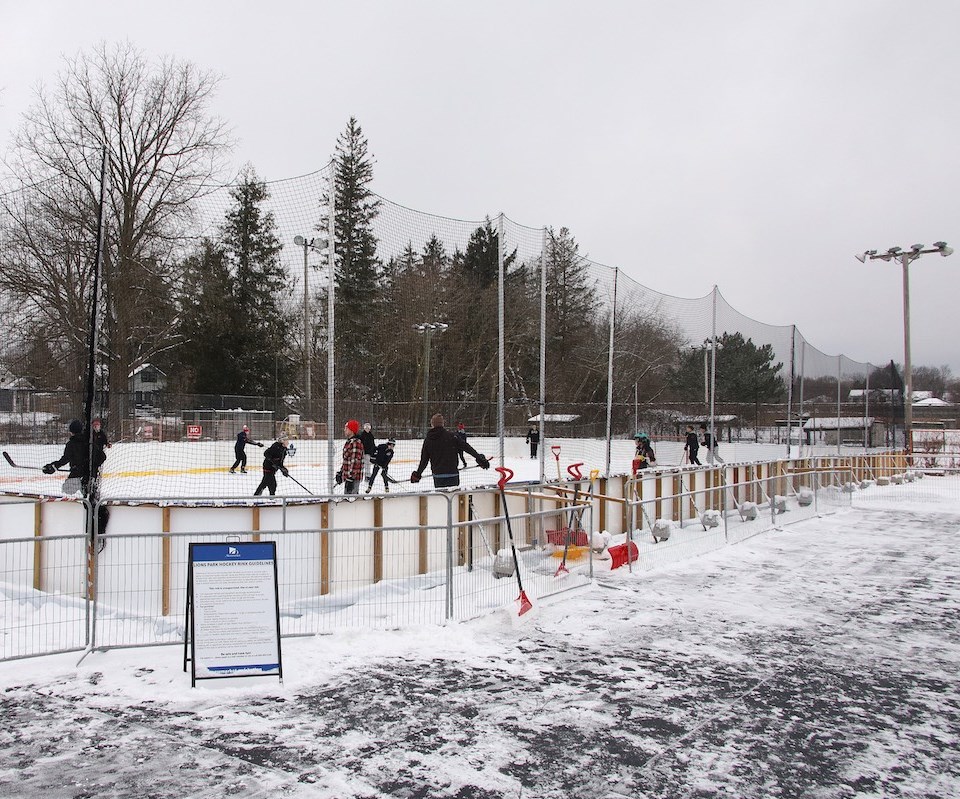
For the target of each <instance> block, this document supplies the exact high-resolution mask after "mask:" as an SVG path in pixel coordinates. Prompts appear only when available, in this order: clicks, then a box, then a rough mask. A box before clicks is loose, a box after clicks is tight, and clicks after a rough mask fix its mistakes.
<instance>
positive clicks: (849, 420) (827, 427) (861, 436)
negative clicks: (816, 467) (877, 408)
mask: <svg viewBox="0 0 960 799" xmlns="http://www.w3.org/2000/svg"><path fill="white" fill-rule="evenodd" d="M874 427H875V423H874V418H873V417H872V416H867V417H862V416H841V417H839V418H838V417H836V416H820V417H818V418H814V419H807V421H805V422H804V423H803V435H804V439H805V441H806V443H807V444H827V445H830V444H836V443H837V441H838V439H839V442H840V443H841V444H853V445H857V446H863V444H864V441H866V445H867V446H868V447H872V446H873V438H874V433H875V430H874Z"/></svg>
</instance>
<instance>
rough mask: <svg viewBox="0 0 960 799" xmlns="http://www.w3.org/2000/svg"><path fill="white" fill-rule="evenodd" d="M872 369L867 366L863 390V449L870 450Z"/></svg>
mask: <svg viewBox="0 0 960 799" xmlns="http://www.w3.org/2000/svg"><path fill="white" fill-rule="evenodd" d="M872 368H873V367H872V366H871V365H870V364H867V382H866V386H865V387H864V389H863V448H864V449H865V450H866V449H869V448H870V370H871V369H872Z"/></svg>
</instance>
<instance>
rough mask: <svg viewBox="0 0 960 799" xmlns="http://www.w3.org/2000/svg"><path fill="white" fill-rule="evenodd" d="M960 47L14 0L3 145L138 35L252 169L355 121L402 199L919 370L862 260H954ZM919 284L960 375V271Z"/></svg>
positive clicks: (575, 19)
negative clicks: (921, 252)
mask: <svg viewBox="0 0 960 799" xmlns="http://www.w3.org/2000/svg"><path fill="white" fill-rule="evenodd" d="M958 31H960V3H957V2H956V0H913V1H912V2H909V3H908V2H902V1H901V2H882V1H881V0H869V1H867V0H844V1H843V2H837V1H836V0H823V1H822V2H821V1H817V2H794V3H788V2H769V0H743V1H741V2H721V1H720V0H717V1H716V2H714V1H713V0H710V1H708V0H701V1H700V2H679V1H678V2H663V0H659V1H658V2H650V1H649V0H630V1H629V2H626V1H624V2H604V1H603V0H591V2H589V3H588V2H530V1H525V0H513V1H512V2H499V0H496V1H494V0H487V2H482V3H481V2H473V3H468V2H452V0H447V2H440V1H436V2H426V1H423V0H395V1H394V2H346V1H344V2H337V3H331V2H324V1H323V0H311V1H310V2H283V1H282V0H274V1H273V2H270V3H242V2H236V0H234V2H219V0H217V1H216V2H213V1H211V0H204V1H203V2H198V1H197V0H192V1H191V2H180V1H179V0H168V1H167V2H163V3H150V4H143V3H131V2H96V1H95V0H86V2H75V0H73V1H70V2H67V1H63V2H60V1H54V0H41V1H40V2H23V0H0V149H3V150H5V149H6V148H7V147H8V145H9V142H10V139H11V133H12V131H13V130H14V129H15V128H16V127H17V126H18V125H19V124H20V115H21V114H22V113H23V111H24V110H25V109H26V108H27V107H29V106H30V105H31V104H32V103H33V101H34V98H35V91H36V88H37V86H38V84H39V83H40V82H41V81H45V82H47V83H50V82H51V80H52V78H53V77H54V76H55V75H56V74H57V72H58V71H59V70H60V69H61V67H62V58H61V57H62V56H63V55H65V54H68V55H73V54H75V53H77V52H78V51H79V50H84V49H89V48H91V47H92V46H93V45H95V44H96V43H97V42H99V41H107V42H115V41H118V40H122V39H128V40H129V41H130V42H132V43H133V44H134V45H136V46H137V47H138V48H139V49H141V50H142V51H144V52H145V53H146V54H148V55H157V56H159V55H164V54H169V55H173V56H176V57H178V58H181V59H184V60H189V61H192V62H194V63H196V64H197V65H198V66H200V67H203V68H205V69H210V70H214V71H216V72H218V73H220V74H221V75H222V76H223V79H224V80H223V83H222V85H221V87H220V91H219V92H218V94H217V96H216V97H215V99H214V104H213V109H212V110H213V111H214V112H215V113H216V114H218V115H219V116H221V117H222V118H223V119H225V120H226V121H227V122H228V123H229V124H230V125H232V126H233V131H234V135H235V136H236V138H237V139H238V142H239V144H238V146H237V148H236V150H235V152H234V155H233V161H234V162H235V166H236V168H237V169H239V168H240V166H242V165H243V164H244V163H246V162H251V163H252V164H253V165H254V166H255V168H256V169H257V171H258V173H259V175H260V176H261V177H262V178H264V179H266V180H277V179H280V178H284V177H291V176H294V175H300V174H303V173H306V172H312V171H314V170H315V169H318V168H319V167H320V166H322V165H323V164H324V163H326V161H327V160H328V159H329V156H330V154H331V152H332V151H333V147H334V144H335V141H336V137H337V135H338V134H339V133H340V132H341V130H342V129H343V127H344V125H345V124H346V121H347V119H348V118H349V117H350V116H351V115H354V116H356V117H357V118H358V119H359V121H360V124H361V125H362V127H363V130H364V133H365V134H366V136H367V139H368V141H369V144H370V150H371V152H372V153H373V154H374V156H375V158H376V167H375V180H374V186H373V188H374V190H375V191H377V193H379V194H381V195H383V196H385V197H387V198H389V199H391V200H394V201H396V202H398V203H401V204H403V205H406V206H408V207H411V208H416V209H420V210H424V211H429V212H432V213H436V214H442V215H446V216H453V217H457V218H461V219H477V218H482V217H483V216H484V215H485V214H488V213H492V214H495V213H497V212H498V211H503V212H504V213H506V214H507V215H508V216H510V217H511V218H512V219H514V220H515V221H517V222H520V223H522V224H526V225H530V226H540V225H544V224H549V225H553V226H557V227H559V226H560V225H565V226H567V227H569V228H570V229H571V231H572V232H573V234H574V235H575V236H576V238H577V240H578V241H579V242H580V245H581V252H583V253H585V254H587V255H589V256H590V257H591V258H593V259H595V260H597V261H600V262H602V263H605V264H608V265H610V266H617V267H620V268H621V269H622V270H623V271H624V272H625V273H626V274H628V275H630V276H631V277H633V278H634V279H636V280H637V281H639V282H640V283H643V284H644V285H647V286H649V287H651V288H653V289H656V290H658V291H661V292H665V293H668V294H673V295H678V296H685V297H699V296H702V295H705V294H707V293H708V292H709V291H710V290H711V288H712V287H713V285H714V284H717V285H718V286H719V287H720V290H721V292H722V293H723V295H724V296H725V297H726V298H727V300H728V301H729V302H730V303H731V304H732V305H733V306H734V307H736V308H737V309H738V310H740V311H741V312H743V313H745V314H748V315H750V316H753V317H756V318H758V319H760V320H762V321H765V322H770V323H772V324H779V325H789V324H796V325H797V326H798V328H799V329H800V331H801V332H802V333H803V334H804V335H805V337H806V338H807V340H808V341H809V342H810V343H811V344H813V345H815V346H817V347H819V348H820V349H821V350H823V351H825V352H827V353H829V354H837V353H843V354H845V355H848V356H849V357H851V358H853V359H856V360H870V361H872V362H874V363H885V362H887V361H889V360H890V358H893V359H895V360H896V361H897V362H898V363H900V362H902V361H903V324H902V318H903V317H902V302H903V293H902V282H901V271H900V268H899V267H898V266H897V265H896V264H888V263H884V262H882V261H876V262H873V263H869V262H868V263H867V264H866V265H861V264H860V263H859V262H858V261H856V260H855V259H854V257H853V256H854V253H857V252H863V251H864V250H866V249H879V250H886V249H887V248H888V247H890V246H893V245H899V246H904V247H909V245H911V244H914V243H923V244H930V243H932V242H934V241H937V240H946V241H948V242H950V243H951V244H953V245H955V246H956V245H960V235H958V220H960V216H958V213H957V210H958V201H957V190H958V177H960V157H958V148H960V135H958V134H960V125H958V122H960V105H958V103H957V90H956V83H957V80H958V78H960V48H958V47H957V36H958ZM958 249H960V246H958ZM910 276H911V285H910V289H911V310H912V317H911V323H912V324H911V328H912V331H911V332H912V353H913V363H914V365H930V366H940V365H944V364H949V365H950V366H951V367H952V369H953V371H954V373H955V374H956V373H960V337H958V335H957V330H958V324H957V321H956V313H957V312H956V304H957V300H958V295H960V253H958V254H957V255H955V256H954V257H952V258H941V257H939V256H935V255H929V256H925V257H923V258H922V259H921V260H919V261H917V262H916V263H915V264H914V265H913V266H912V267H911V270H910Z"/></svg>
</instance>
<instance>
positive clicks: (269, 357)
mask: <svg viewBox="0 0 960 799" xmlns="http://www.w3.org/2000/svg"><path fill="white" fill-rule="evenodd" d="M230 196H231V197H232V198H233V200H234V206H233V207H232V208H231V209H230V210H229V211H228V212H227V214H226V221H225V222H224V225H223V228H222V230H221V235H222V244H223V248H224V252H225V257H226V261H227V264H228V265H229V268H230V274H231V277H232V284H233V292H232V298H233V312H234V314H235V318H234V319H233V336H234V344H233V346H232V347H231V348H230V349H231V351H232V353H233V354H234V357H235V359H236V363H237V366H238V382H237V384H236V386H235V387H234V389H233V390H234V392H235V393H238V394H260V395H267V394H273V392H274V386H275V384H276V383H277V382H281V381H280V379H279V378H280V376H279V375H278V371H279V361H278V355H279V353H281V352H282V351H283V350H285V348H286V340H287V323H286V319H285V315H284V313H283V309H282V302H283V299H282V298H283V295H284V292H286V291H287V289H288V282H287V276H286V273H285V272H284V269H283V266H282V264H281V263H280V250H281V248H282V245H281V244H280V241H279V240H278V239H277V236H276V233H275V231H276V222H275V220H274V216H273V213H272V212H270V211H266V212H265V211H264V210H263V207H262V206H263V203H265V202H266V201H267V199H269V196H270V195H269V192H268V191H267V186H266V184H265V183H263V182H262V181H260V180H259V179H258V178H257V175H256V173H255V171H254V170H253V168H252V167H247V169H246V170H245V171H244V173H243V175H242V181H241V183H240V184H239V185H238V186H236V187H235V188H234V189H233V190H232V191H231V192H230ZM283 361H284V364H286V366H285V368H284V369H283V378H284V379H283V381H282V383H283V385H284V386H287V384H288V383H289V381H290V367H289V360H288V359H286V358H284V359H283Z"/></svg>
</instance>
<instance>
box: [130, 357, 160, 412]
mask: <svg viewBox="0 0 960 799" xmlns="http://www.w3.org/2000/svg"><path fill="white" fill-rule="evenodd" d="M129 386H130V389H129V390H130V393H131V394H132V395H133V401H134V403H135V404H136V405H155V404H156V399H157V394H159V393H160V392H161V391H163V390H164V389H165V388H166V387H167V375H166V374H165V373H164V372H163V371H162V370H160V369H158V368H157V367H156V366H154V365H153V364H151V363H145V364H142V365H141V366H138V367H137V368H136V369H134V370H133V371H132V372H131V373H130V380H129Z"/></svg>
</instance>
